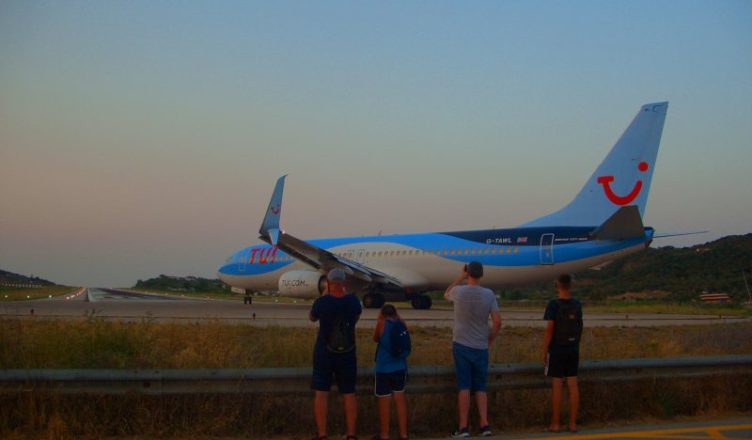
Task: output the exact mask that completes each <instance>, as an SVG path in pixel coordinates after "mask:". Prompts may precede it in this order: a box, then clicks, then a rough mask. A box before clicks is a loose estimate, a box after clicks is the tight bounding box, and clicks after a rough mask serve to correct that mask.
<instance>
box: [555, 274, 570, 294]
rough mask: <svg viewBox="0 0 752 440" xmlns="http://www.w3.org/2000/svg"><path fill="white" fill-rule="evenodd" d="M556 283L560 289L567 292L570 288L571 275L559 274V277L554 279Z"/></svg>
mask: <svg viewBox="0 0 752 440" xmlns="http://www.w3.org/2000/svg"><path fill="white" fill-rule="evenodd" d="M556 283H557V284H558V285H559V287H561V288H562V289H566V290H569V289H571V288H572V275H569V274H566V273H564V274H561V275H559V278H557V279H556Z"/></svg>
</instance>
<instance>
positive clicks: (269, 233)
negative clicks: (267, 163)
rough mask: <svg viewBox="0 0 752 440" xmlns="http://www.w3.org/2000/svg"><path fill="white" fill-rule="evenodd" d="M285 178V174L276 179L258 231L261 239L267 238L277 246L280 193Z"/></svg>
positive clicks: (280, 204)
mask: <svg viewBox="0 0 752 440" xmlns="http://www.w3.org/2000/svg"><path fill="white" fill-rule="evenodd" d="M285 177H287V174H285V175H284V176H282V177H280V178H279V179H277V184H276V185H275V186H274V193H272V198H271V200H269V206H268V207H267V208H266V215H265V216H264V221H263V222H262V223H261V229H259V234H261V236H262V237H267V238H269V239H270V241H271V242H272V244H274V245H276V244H277V240H278V239H279V232H280V231H279V216H280V215H281V214H282V192H283V191H284V189H285Z"/></svg>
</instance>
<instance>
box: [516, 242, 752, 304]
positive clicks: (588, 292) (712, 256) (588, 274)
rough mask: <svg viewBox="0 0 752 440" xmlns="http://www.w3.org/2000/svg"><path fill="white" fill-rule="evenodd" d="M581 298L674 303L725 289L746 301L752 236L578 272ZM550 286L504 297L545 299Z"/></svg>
mask: <svg viewBox="0 0 752 440" xmlns="http://www.w3.org/2000/svg"><path fill="white" fill-rule="evenodd" d="M574 277H575V280H576V289H577V291H576V292H577V296H579V297H582V298H587V299H594V300H603V299H607V298H610V297H614V296H618V295H624V294H628V293H642V294H645V295H644V297H645V298H650V297H655V298H661V299H668V300H673V301H688V300H697V299H698V298H699V296H700V294H702V293H726V294H728V295H729V296H730V297H731V298H732V300H734V301H735V302H744V301H748V300H749V299H750V298H749V293H748V290H747V287H746V286H745V277H746V282H747V283H750V284H749V285H750V288H752V234H746V235H735V236H728V237H724V238H721V239H719V240H716V241H713V242H708V243H705V244H700V245H696V246H692V247H686V248H674V247H671V246H667V247H660V248H648V249H646V250H645V251H643V252H638V253H635V254H632V255H628V256H626V257H624V258H621V259H618V260H614V261H613V262H611V263H609V264H607V265H606V266H604V267H602V268H600V269H599V270H592V269H591V270H586V271H583V272H579V273H576V274H574ZM551 291H552V285H551V283H550V282H548V283H539V284H536V285H531V286H526V287H522V288H516V289H510V290H507V291H504V292H503V293H502V297H503V298H506V299H521V298H547V297H550V296H551Z"/></svg>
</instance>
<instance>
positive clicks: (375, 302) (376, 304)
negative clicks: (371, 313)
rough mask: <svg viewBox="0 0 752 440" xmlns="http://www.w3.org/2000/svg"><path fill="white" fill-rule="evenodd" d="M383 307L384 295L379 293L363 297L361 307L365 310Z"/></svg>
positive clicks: (367, 294)
mask: <svg viewBox="0 0 752 440" xmlns="http://www.w3.org/2000/svg"><path fill="white" fill-rule="evenodd" d="M383 305H384V295H381V294H379V293H366V294H365V295H363V307H365V308H367V309H378V308H380V307H381V306H383Z"/></svg>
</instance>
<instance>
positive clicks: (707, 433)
mask: <svg viewBox="0 0 752 440" xmlns="http://www.w3.org/2000/svg"><path fill="white" fill-rule="evenodd" d="M726 431H752V424H747V425H714V426H702V427H696V428H672V429H655V430H650V431H631V432H608V433H599V434H571V435H564V436H561V435H559V436H556V437H555V438H561V439H567V440H599V439H612V438H623V439H643V438H650V439H684V440H698V439H713V440H729V439H731V438H738V437H733V436H732V437H727V436H725V435H724V434H723V432H726ZM693 434H694V435H693ZM698 434H704V435H698ZM551 438H553V437H552V436H546V437H537V438H533V439H528V440H546V439H549V440H550V439H551Z"/></svg>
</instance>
